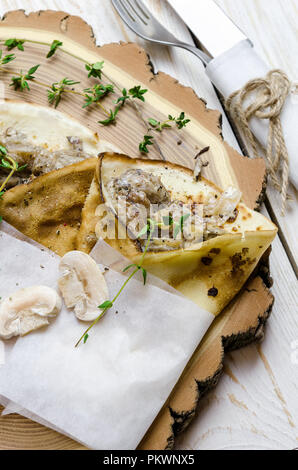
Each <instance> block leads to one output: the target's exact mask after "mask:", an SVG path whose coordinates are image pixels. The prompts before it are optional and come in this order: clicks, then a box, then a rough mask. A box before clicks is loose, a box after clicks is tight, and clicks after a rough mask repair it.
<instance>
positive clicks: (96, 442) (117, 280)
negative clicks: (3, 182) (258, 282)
mask: <svg viewBox="0 0 298 470" xmlns="http://www.w3.org/2000/svg"><path fill="white" fill-rule="evenodd" d="M0 230H1V232H0V256H1V271H0V277H1V283H0V296H2V297H5V296H7V295H8V294H10V293H12V292H13V291H15V290H16V289H17V288H22V287H27V286H30V285H36V284H45V285H48V286H50V287H53V288H57V278H58V264H59V257H58V256H57V255H55V254H54V253H52V252H50V251H49V250H46V249H44V248H42V247H41V246H39V245H38V244H36V243H34V242H32V243H31V241H30V240H28V239H26V238H25V237H23V236H22V235H21V234H19V233H18V232H16V231H15V230H14V229H12V228H11V227H10V226H8V225H7V224H5V223H4V224H2V225H1V226H0ZM104 249H105V247H104V244H101V245H100V249H99V247H96V249H95V250H94V252H93V257H94V258H95V259H96V258H97V256H96V252H97V253H98V258H101V262H102V259H103V258H105V259H108V258H107V257H108V256H111V254H112V253H111V251H109V253H108V254H107V256H103V255H104V254H103V250H104ZM98 250H99V251H98ZM109 250H111V249H110V248H109ZM99 253H101V256H99ZM115 253H117V252H115ZM96 260H97V259H96ZM116 261H117V260H116V258H115V260H114V262H116ZM120 261H121V260H120ZM105 276H106V280H107V283H108V286H109V290H110V297H112V296H113V295H114V294H115V293H116V292H117V290H118V289H119V287H120V285H121V284H122V282H123V280H124V277H123V275H122V274H119V273H117V272H116V271H114V270H113V269H109V271H107V273H106V274H105ZM213 319H214V317H213V315H211V314H210V313H208V312H206V311H204V310H201V309H199V308H198V306H196V305H195V304H193V303H192V302H190V301H189V300H187V299H185V298H183V297H181V296H178V295H175V294H174V293H172V292H169V291H166V290H164V289H162V288H160V287H157V286H156V285H153V284H152V283H149V284H148V285H146V286H143V285H142V283H141V282H139V281H138V280H134V279H133V280H132V281H131V282H130V283H129V285H128V287H127V288H126V289H125V290H124V291H123V293H122V294H121V297H120V298H119V301H117V303H116V304H115V307H114V308H113V309H111V310H110V311H109V312H108V313H107V314H106V315H105V317H104V318H103V319H102V320H101V321H100V322H99V323H98V325H97V326H96V327H95V328H94V329H93V330H92V332H91V333H90V337H89V339H88V341H87V343H86V344H85V345H83V344H82V345H80V346H79V347H78V348H76V349H75V348H74V345H75V343H76V341H77V339H78V338H79V337H80V336H81V334H82V333H83V331H84V329H85V328H86V324H85V323H82V322H80V321H78V320H77V319H76V318H75V316H74V314H73V313H72V312H70V311H68V310H67V309H66V308H65V307H63V309H62V311H61V313H60V315H59V316H58V318H57V319H56V320H54V321H52V322H51V324H50V326H49V327H48V328H46V329H42V330H39V331H37V332H34V333H31V334H29V335H28V336H26V337H24V338H19V339H18V340H17V341H13V342H8V343H11V344H10V345H9V344H8V345H7V344H6V345H5V349H6V358H5V364H4V365H2V366H1V367H0V401H1V399H2V402H3V404H5V405H7V406H8V410H7V411H9V409H12V408H13V407H12V405H13V404H17V407H18V408H17V410H18V411H19V412H21V413H22V414H24V415H25V416H28V417H31V418H33V419H36V421H39V422H41V423H44V424H46V425H48V426H50V427H53V428H54V429H57V430H59V431H60V432H63V433H64V434H66V435H68V436H70V437H72V438H74V439H76V440H77V441H79V442H81V443H83V444H85V445H86V446H87V447H89V448H93V449H111V450H113V449H135V448H136V447H137V445H138V443H139V442H140V441H141V439H142V437H143V436H144V434H145V432H146V431H147V429H148V428H149V426H150V425H151V423H152V422H153V420H154V418H155V417H156V415H157V413H158V412H159V410H160V409H161V407H162V406H163V404H164V402H165V401H166V399H167V397H168V395H169V394H170V392H171V390H172V388H173V386H174V385H175V383H176V381H177V380H178V378H179V376H180V375H181V373H182V371H183V369H184V368H185V366H186V364H187V362H188V360H189V358H190V357H191V355H192V353H193V351H194V350H195V348H196V346H197V345H198V343H199V342H200V340H201V338H202V337H203V335H204V334H205V332H206V330H207V329H208V327H209V326H210V324H211V322H212V320H213ZM13 406H14V407H15V406H16V405H13ZM14 409H15V408H14ZM22 410H23V412H22Z"/></svg>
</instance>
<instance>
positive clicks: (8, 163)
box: [0, 158, 13, 170]
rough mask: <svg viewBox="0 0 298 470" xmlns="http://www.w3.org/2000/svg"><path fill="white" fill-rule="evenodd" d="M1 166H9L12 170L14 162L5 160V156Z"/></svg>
mask: <svg viewBox="0 0 298 470" xmlns="http://www.w3.org/2000/svg"><path fill="white" fill-rule="evenodd" d="M0 166H1V167H2V168H9V169H10V170H11V169H12V168H13V167H12V164H11V163H10V162H8V161H7V160H5V159H4V158H2V159H1V163H0Z"/></svg>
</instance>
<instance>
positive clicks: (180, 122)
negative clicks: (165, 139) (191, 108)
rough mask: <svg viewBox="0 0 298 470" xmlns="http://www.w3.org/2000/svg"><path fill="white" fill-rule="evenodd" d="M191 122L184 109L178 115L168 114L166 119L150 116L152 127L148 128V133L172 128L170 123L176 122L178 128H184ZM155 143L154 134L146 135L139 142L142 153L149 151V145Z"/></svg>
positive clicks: (149, 121)
mask: <svg viewBox="0 0 298 470" xmlns="http://www.w3.org/2000/svg"><path fill="white" fill-rule="evenodd" d="M189 122H190V119H186V118H185V113H184V111H182V112H181V113H180V115H179V116H178V117H174V116H171V115H170V114H169V115H168V119H166V120H165V121H162V122H160V121H157V119H154V118H149V119H148V123H149V125H150V126H151V128H149V129H148V133H149V132H152V130H154V131H156V132H162V131H163V129H170V128H171V127H172V125H171V124H170V123H175V124H176V126H177V127H178V129H182V128H183V127H186V125H187V124H188V123H189ZM153 144H154V136H152V135H148V134H147V135H144V138H143V140H142V142H140V143H139V150H140V152H141V153H149V149H148V145H153Z"/></svg>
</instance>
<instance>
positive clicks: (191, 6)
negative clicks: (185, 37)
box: [168, 0, 248, 57]
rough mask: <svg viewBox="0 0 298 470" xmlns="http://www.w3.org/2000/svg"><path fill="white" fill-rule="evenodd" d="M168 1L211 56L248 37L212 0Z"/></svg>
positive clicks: (221, 52) (215, 55)
mask: <svg viewBox="0 0 298 470" xmlns="http://www.w3.org/2000/svg"><path fill="white" fill-rule="evenodd" d="M168 2H169V3H170V4H171V5H172V7H173V8H174V10H176V12H177V13H178V15H179V16H180V18H182V19H183V21H184V23H185V24H186V25H187V26H188V28H189V29H190V30H191V31H192V32H193V34H194V35H195V36H196V38H197V39H198V40H199V41H200V43H201V44H202V46H203V47H204V48H205V49H206V50H207V51H208V52H209V54H210V55H211V57H217V56H219V55H220V54H223V53H224V52H225V51H228V50H229V49H231V48H232V47H233V46H235V45H236V44H238V43H239V42H241V41H243V40H247V39H248V38H247V37H246V35H245V34H244V33H243V32H242V31H241V29H239V28H238V27H237V26H236V25H235V23H233V21H232V20H231V19H230V18H229V17H228V16H226V14H225V13H224V12H223V10H222V9H221V8H220V7H219V6H218V5H217V4H216V3H214V2H213V1H210V0H207V1H206V0H183V1H182V0H168ZM215 32H216V34H215Z"/></svg>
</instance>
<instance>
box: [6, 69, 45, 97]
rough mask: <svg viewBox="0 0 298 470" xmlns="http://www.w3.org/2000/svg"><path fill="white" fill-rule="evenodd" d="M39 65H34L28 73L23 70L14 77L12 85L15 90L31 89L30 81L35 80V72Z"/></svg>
mask: <svg viewBox="0 0 298 470" xmlns="http://www.w3.org/2000/svg"><path fill="white" fill-rule="evenodd" d="M38 67H39V65H34V66H33V67H31V68H30V69H29V70H28V72H27V73H26V74H23V73H22V71H21V72H20V74H19V75H18V76H17V77H12V79H11V84H10V86H13V87H14V89H15V90H20V91H24V90H26V89H27V90H30V87H29V84H28V81H30V80H34V78H35V77H34V75H33V74H34V73H35V72H36V70H37V69H38Z"/></svg>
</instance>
